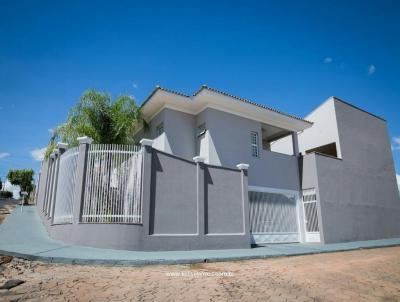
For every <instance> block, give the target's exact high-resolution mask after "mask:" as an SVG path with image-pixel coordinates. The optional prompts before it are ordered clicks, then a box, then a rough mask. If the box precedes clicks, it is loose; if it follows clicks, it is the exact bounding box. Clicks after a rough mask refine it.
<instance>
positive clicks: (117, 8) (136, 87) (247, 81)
mask: <svg viewBox="0 0 400 302" xmlns="http://www.w3.org/2000/svg"><path fill="white" fill-rule="evenodd" d="M399 15H400V1H303V2H301V1H288V2H285V1H271V2H269V1H260V2H257V1H255V2H251V1H218V2H217V1H212V2H207V1H181V2H175V1H165V2H156V1H141V2H138V3H135V2H134V1H106V2H101V1H16V0H13V1H11V0H10V1H6V0H1V1H0V177H1V178H2V179H4V176H5V174H6V173H7V171H8V169H10V168H29V167H32V168H34V170H35V171H38V169H39V166H40V162H39V161H35V160H34V159H33V157H32V155H31V152H32V151H34V150H37V149H40V148H43V147H45V146H46V145H47V142H48V139H49V129H51V128H53V127H54V126H56V125H58V124H60V123H61V122H63V121H64V120H65V119H66V116H67V113H68V110H69V108H71V106H73V105H74V104H75V103H76V101H77V100H78V99H79V96H80V95H81V93H82V92H83V91H84V90H86V89H88V88H95V89H99V90H104V91H107V92H109V93H111V94H112V95H113V96H117V95H119V94H130V95H133V96H134V97H135V98H136V100H137V102H138V103H141V102H142V101H143V100H144V98H145V97H146V96H147V95H148V94H149V93H150V91H151V90H152V89H153V88H154V86H155V85H157V84H160V85H161V86H164V87H167V88H171V89H174V90H178V91H182V92H185V93H192V92H193V91H195V90H196V89H197V88H198V87H199V86H200V85H202V84H207V85H209V86H211V87H215V88H218V89H220V90H224V91H227V92H230V93H232V94H234V95H238V96H242V97H245V98H248V99H251V100H253V101H255V102H259V103H264V104H266V105H268V106H271V107H275V108H277V109H280V110H282V111H285V112H288V113H292V114H295V115H298V116H305V115H306V114H307V113H308V112H310V111H311V110H312V109H313V108H314V107H316V106H317V105H318V104H320V103H321V102H322V101H324V100H325V99H327V98H328V97H329V96H331V95H335V96H338V97H340V98H342V99H344V100H347V101H348V102H350V103H353V104H355V105H357V106H359V107H361V108H363V109H365V110H367V111H371V112H373V113H375V114H377V115H379V116H382V117H384V118H385V119H386V120H387V121H388V126H389V135H390V138H391V140H392V144H393V148H394V150H393V154H394V159H395V164H396V169H397V173H398V174H400V119H399V114H400V76H399V71H400V18H399ZM396 138H398V141H397V143H396Z"/></svg>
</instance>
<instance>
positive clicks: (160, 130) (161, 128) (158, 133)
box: [156, 123, 164, 137]
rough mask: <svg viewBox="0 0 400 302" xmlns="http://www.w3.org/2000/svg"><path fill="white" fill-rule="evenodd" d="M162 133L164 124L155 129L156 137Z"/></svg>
mask: <svg viewBox="0 0 400 302" xmlns="http://www.w3.org/2000/svg"><path fill="white" fill-rule="evenodd" d="M163 133H164V123H161V124H159V125H158V126H157V128H156V137H157V136H160V135H161V134H163Z"/></svg>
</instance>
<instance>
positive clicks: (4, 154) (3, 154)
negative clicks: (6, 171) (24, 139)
mask: <svg viewBox="0 0 400 302" xmlns="http://www.w3.org/2000/svg"><path fill="white" fill-rule="evenodd" d="M7 156H10V153H7V152H0V158H4V157H7Z"/></svg>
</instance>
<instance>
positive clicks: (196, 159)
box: [193, 156, 205, 163]
mask: <svg viewBox="0 0 400 302" xmlns="http://www.w3.org/2000/svg"><path fill="white" fill-rule="evenodd" d="M193 161H194V162H195V163H204V161H205V158H204V157H201V156H195V157H193Z"/></svg>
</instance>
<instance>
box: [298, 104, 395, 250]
mask: <svg viewBox="0 0 400 302" xmlns="http://www.w3.org/2000/svg"><path fill="white" fill-rule="evenodd" d="M334 105H335V114H336V118H337V125H338V133H339V140H340V146H341V153H342V158H343V159H342V160H339V159H335V158H330V157H327V156H322V155H318V154H316V155H307V156H306V157H304V161H303V183H302V187H303V188H308V187H310V186H312V185H314V186H315V187H316V188H317V189H318V190H317V192H318V195H319V196H318V197H319V200H320V211H321V213H320V214H321V220H322V226H323V237H324V240H325V242H326V243H334V242H343V241H355V240H369V239H379V238H389V237H398V236H400V200H399V195H398V192H397V185H396V179H395V171H394V165H393V158H392V154H391V149H390V142H389V136H388V133H387V128H386V122H385V121H383V120H381V119H378V118H376V117H374V116H372V115H370V114H368V113H365V112H363V111H361V110H358V109H356V108H354V107H352V106H349V105H347V104H345V103H343V102H341V101H338V100H335V102H334Z"/></svg>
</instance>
